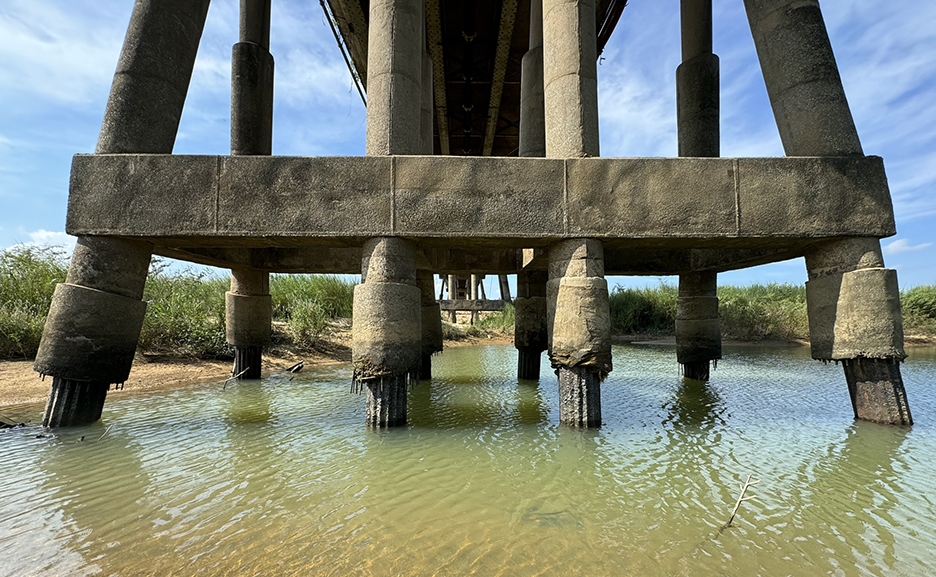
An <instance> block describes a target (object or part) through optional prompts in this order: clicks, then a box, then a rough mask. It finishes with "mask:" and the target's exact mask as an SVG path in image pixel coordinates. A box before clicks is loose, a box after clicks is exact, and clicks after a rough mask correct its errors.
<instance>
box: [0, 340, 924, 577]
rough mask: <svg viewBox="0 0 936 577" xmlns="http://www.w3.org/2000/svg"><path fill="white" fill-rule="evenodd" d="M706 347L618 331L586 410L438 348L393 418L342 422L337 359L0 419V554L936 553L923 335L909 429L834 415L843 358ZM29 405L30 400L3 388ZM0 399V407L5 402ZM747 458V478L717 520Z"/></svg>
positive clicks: (302, 562) (580, 562)
mask: <svg viewBox="0 0 936 577" xmlns="http://www.w3.org/2000/svg"><path fill="white" fill-rule="evenodd" d="M807 357H808V356H807V354H805V351H804V350H802V349H755V348H744V349H735V350H732V349H726V358H725V360H724V361H723V362H722V363H720V364H719V369H718V371H716V372H715V373H714V375H713V381H712V382H711V383H708V384H703V383H699V382H696V381H689V380H683V379H682V378H680V377H679V375H678V370H677V367H676V364H675V361H674V360H673V351H672V348H669V347H618V348H616V349H615V359H614V362H615V372H614V373H612V375H611V376H610V377H609V379H608V380H607V381H606V382H605V384H604V385H603V387H602V397H603V402H602V407H603V410H604V426H603V427H602V428H601V429H600V430H597V431H577V430H572V429H567V428H564V427H560V426H559V425H558V412H557V404H558V400H557V394H556V385H555V377H554V376H553V375H552V374H551V373H550V371H549V369H548V367H547V366H545V363H544V370H543V375H542V379H541V382H540V384H539V385H537V384H536V383H535V382H530V381H523V382H519V383H518V382H517V381H516V380H515V379H513V378H511V375H514V374H515V366H514V363H515V362H516V353H515V351H514V350H513V349H511V348H509V347H477V348H462V349H454V350H449V351H446V352H445V353H444V354H443V355H441V356H438V357H436V359H435V360H434V367H433V369H434V371H435V373H436V375H437V376H436V378H435V379H434V380H433V381H432V382H431V383H430V382H421V383H419V384H417V385H414V386H413V388H412V389H411V391H410V398H409V403H410V424H409V426H408V427H406V428H403V429H399V430H392V431H386V432H379V433H378V432H374V431H369V430H367V429H366V428H365V427H364V425H363V404H364V400H363V398H362V397H359V396H354V395H350V394H348V392H347V391H348V386H347V379H348V375H347V372H348V371H347V367H328V368H323V369H319V370H314V371H306V372H304V373H301V374H299V375H292V374H287V375H276V376H273V377H270V378H268V379H265V380H263V381H259V382H244V383H236V384H233V385H231V384H229V385H228V386H227V387H226V388H224V389H222V386H221V383H217V384H210V385H204V386H197V387H193V388H189V389H180V390H173V391H163V392H158V393H148V394H146V395H137V396H131V395H128V396H126V397H121V398H117V399H112V400H110V401H108V406H107V407H106V408H105V412H104V417H103V420H102V422H101V423H97V424H95V425H93V426H89V427H80V428H76V429H73V430H67V431H62V432H57V433H56V434H55V435H52V436H45V437H41V438H37V437H38V436H40V435H41V434H42V431H41V430H40V429H39V428H37V427H26V428H21V429H13V430H6V431H0V450H2V455H3V457H4V458H3V464H2V468H0V483H2V487H3V490H2V492H0V560H2V561H0V566H2V568H3V569H4V574H5V575H82V574H89V575H90V574H103V575H118V574H119V575H125V574H142V575H166V574H170V573H174V574H212V575H213V574H227V573H238V574H247V575H269V574H302V575H346V574H352V575H354V574H357V575H371V574H381V575H560V574H561V575H612V574H614V575H713V574H721V575H755V574H759V575H813V574H842V575H852V574H868V575H920V574H926V573H928V572H930V570H931V568H932V567H934V566H936V551H934V550H933V547H932V543H934V542H936V505H934V503H933V501H932V499H931V497H930V496H931V495H932V494H933V492H934V491H933V490H934V488H936V487H934V484H936V481H934V479H936V462H934V460H933V459H932V457H931V455H933V454H936V452H934V451H936V404H934V402H933V400H932V397H933V396H932V395H929V394H927V393H928V391H929V390H930V388H931V386H932V385H931V383H932V382H933V378H934V377H936V356H933V355H929V356H927V354H920V353H917V354H914V355H912V359H913V360H912V361H911V362H910V363H908V364H907V365H905V371H904V372H905V379H906V381H907V388H908V394H909V396H910V399H911V402H912V403H913V409H914V413H915V414H916V415H917V416H918V422H917V425H915V426H914V427H913V428H912V429H904V428H896V427H882V426H877V425H871V424H867V423H857V422H854V421H853V420H852V418H851V407H850V404H849V401H848V395H847V392H846V390H845V385H844V381H843V378H842V374H841V370H840V368H839V367H835V366H823V365H822V364H820V363H815V362H811V361H809V360H808V358H807ZM17 410H18V411H19V413H20V414H16V415H11V416H16V417H18V418H19V419H18V420H27V419H29V418H32V419H33V421H34V422H35V421H38V420H39V419H38V416H39V415H41V411H42V407H41V406H27V407H20V408H18V409H17ZM7 412H9V411H7ZM748 474H753V475H754V476H755V477H756V478H759V479H761V483H760V484H759V485H756V486H755V487H754V489H753V493H754V494H755V495H756V496H757V498H756V499H755V500H753V501H748V502H745V503H744V504H743V506H742V508H741V510H740V512H739V514H738V517H737V518H736V520H735V522H734V524H733V526H732V527H730V528H728V529H726V530H724V531H722V530H720V528H721V527H722V525H723V524H724V523H725V521H726V520H727V518H728V515H729V514H730V511H731V508H732V506H733V505H734V502H735V499H736V498H737V492H738V488H737V485H738V483H739V482H740V481H742V480H743V479H744V478H745V477H746V476H747V475H748Z"/></svg>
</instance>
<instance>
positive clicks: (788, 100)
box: [744, 0, 913, 425]
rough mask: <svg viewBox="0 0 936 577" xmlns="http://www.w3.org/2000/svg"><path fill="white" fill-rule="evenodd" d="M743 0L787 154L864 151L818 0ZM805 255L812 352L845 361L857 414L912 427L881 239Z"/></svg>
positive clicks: (829, 244)
mask: <svg viewBox="0 0 936 577" xmlns="http://www.w3.org/2000/svg"><path fill="white" fill-rule="evenodd" d="M744 5H745V8H746V9H747V15H748V21H749V23H750V25H751V32H752V34H753V36H754V44H755V46H756V48H757V55H758V58H759V59H760V64H761V70H762V71H763V73H764V81H765V83H766V85H767V94H768V96H769V97H770V103H771V106H772V107H773V112H774V117H775V118H776V121H777V128H778V129H779V131H780V139H781V141H782V142H783V148H784V150H785V152H786V154H787V156H856V157H858V156H862V155H863V154H864V153H863V151H862V148H861V141H860V140H859V138H858V131H857V129H856V128H855V123H854V121H853V119H852V115H851V110H850V109H849V107H848V100H847V99H846V97H845V89H844V88H843V87H842V80H841V77H840V76H839V72H838V66H837V65H836V63H835V55H834V54H833V53H832V44H831V43H830V41H829V36H828V33H827V32H826V27H825V22H824V21H823V18H822V13H821V12H820V10H819V3H818V1H816V0H812V1H809V2H802V1H798V0H797V1H793V0H784V1H780V2H764V1H762V0H745V2H744ZM841 209H842V210H849V209H850V207H848V206H843V207H842V208H841ZM805 256H806V269H807V272H808V274H809V280H808V281H807V283H806V298H807V305H808V315H809V338H810V342H811V345H812V356H813V358H814V359H819V360H822V361H830V360H831V361H836V362H838V361H841V362H842V364H843V366H844V370H845V380H846V382H847V384H848V389H849V394H850V397H851V401H852V407H853V409H854V412H855V418H856V419H863V420H867V421H874V422H879V423H887V424H894V425H911V424H912V423H913V419H912V417H911V415H910V407H909V405H908V403H907V395H906V391H905V390H904V384H903V378H902V376H901V374H900V362H901V361H902V360H903V359H904V358H906V356H907V355H906V353H905V352H904V348H903V321H902V318H901V313H900V292H899V289H898V286H897V271H895V270H893V269H887V268H884V258H883V255H882V254H881V243H880V240H878V238H861V237H852V238H844V239H840V240H826V241H819V242H816V243H814V244H812V245H810V246H809V247H807V249H806V251H805Z"/></svg>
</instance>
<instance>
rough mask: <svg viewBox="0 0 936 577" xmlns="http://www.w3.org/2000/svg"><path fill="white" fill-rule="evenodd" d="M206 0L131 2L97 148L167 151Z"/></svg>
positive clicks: (191, 62)
mask: <svg viewBox="0 0 936 577" xmlns="http://www.w3.org/2000/svg"><path fill="white" fill-rule="evenodd" d="M208 3H209V0H138V1H137V2H136V4H135V5H134V8H133V14H132V15H131V17H130V26H129V27H128V28H127V35H126V37H125V39H124V44H123V48H122V49H121V52H120V60H119V61H118V62H117V70H116V72H115V73H114V82H113V84H112V85H111V92H110V97H109V99H108V101H107V109H106V110H105V112H104V122H103V123H102V125H101V135H100V138H99V139H98V144H97V152H108V153H126V152H132V153H140V152H151V153H165V152H171V151H172V147H173V145H174V144H175V137H176V132H177V131H178V127H179V119H180V118H181V117H182V106H183V104H184V103H185V95H186V93H187V92H188V85H189V80H190V79H191V76H192V69H193V67H194V65H195V53H196V52H197V51H198V43H199V41H200V40H201V34H202V29H203V28H204V26H205V17H206V16H207V13H208Z"/></svg>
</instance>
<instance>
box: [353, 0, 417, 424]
mask: <svg viewBox="0 0 936 577" xmlns="http://www.w3.org/2000/svg"><path fill="white" fill-rule="evenodd" d="M424 21H425V18H424V15H423V2H422V0H372V1H371V3H370V19H369V23H368V38H367V54H368V58H367V63H368V64H367V92H368V98H367V135H366V152H367V155H368V156H383V155H395V154H423V153H424V150H425V148H424V144H423V140H424V138H423V131H422V130H421V117H422V95H423V87H422V84H423V69H424V66H423V62H424V58H423V53H424V51H425V35H424V33H423V31H424V28H423V26H424ZM391 226H393V224H392V223H391ZM361 254H362V263H361V281H362V284H360V285H358V286H356V287H355V288H354V310H353V329H352V341H353V343H352V363H353V365H354V375H353V377H352V390H354V391H356V392H363V389H366V394H367V409H366V421H367V424H368V425H369V426H371V427H375V428H383V427H397V426H403V425H406V392H407V385H408V384H409V383H410V382H411V381H413V380H417V379H418V378H419V373H420V368H421V361H422V351H423V334H422V291H421V290H420V288H419V286H418V285H417V281H416V247H415V245H414V244H413V243H412V242H410V241H408V240H405V239H402V238H396V237H392V236H387V237H376V238H371V239H369V240H368V241H366V242H365V243H364V247H363V250H362V253H361Z"/></svg>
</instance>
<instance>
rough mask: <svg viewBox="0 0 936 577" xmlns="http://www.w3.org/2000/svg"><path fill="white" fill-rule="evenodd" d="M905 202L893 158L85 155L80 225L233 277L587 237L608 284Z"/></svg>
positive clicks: (445, 264) (764, 257) (528, 258)
mask: <svg viewBox="0 0 936 577" xmlns="http://www.w3.org/2000/svg"><path fill="white" fill-rule="evenodd" d="M890 203H891V201H890V194H889V192H888V188H887V181H886V178H885V175H884V167H883V162H882V161H881V159H880V158H878V157H812V158H810V157H800V158H795V157H787V158H675V159H662V158H587V159H568V160H562V159H545V158H491V157H436V156H394V157H263V156H253V157H245V156H240V157H238V156H179V155H131V154H118V155H79V156H76V157H75V160H74V164H73V171H72V180H71V193H70V197H69V210H68V221H67V231H68V233H69V234H73V235H76V236H111V237H123V238H132V239H137V240H144V241H148V242H151V243H153V245H154V247H155V249H154V250H155V252H156V253H157V254H163V255H165V256H170V257H175V258H182V259H185V260H189V261H193V262H199V263H203V264H209V265H214V266H221V267H225V268H238V267H250V268H254V269H260V270H267V271H272V272H301V273H349V274H358V273H360V272H361V247H362V246H363V244H364V242H365V241H366V240H367V239H369V238H373V237H402V238H406V239H408V240H411V241H413V242H415V243H416V245H417V246H418V247H419V248H420V249H422V250H421V253H420V254H418V255H417V259H418V260H417V267H418V268H420V269H424V270H431V271H434V272H437V273H449V274H458V273H470V272H474V271H478V270H484V271H486V272H489V273H500V274H511V273H516V272H519V271H521V270H525V269H526V270H545V269H546V258H545V256H542V255H544V254H545V251H537V250H535V249H545V248H546V247H548V246H549V245H551V244H553V243H555V242H557V241H560V240H564V239H573V238H586V237H587V238H593V239H598V240H601V241H602V242H603V244H604V258H605V273H606V274H614V275H618V274H620V275H635V274H636V275H639V274H652V275H660V274H680V273H686V272H699V271H714V272H721V271H726V270H732V269H737V268H743V267H749V266H753V265H757V264H763V263H768V262H775V261H779V260H785V259H789V258H793V257H797V256H802V255H803V254H804V251H805V249H806V247H807V246H808V245H809V244H811V243H813V242H816V241H818V240H823V239H830V238H839V237H876V238H882V237H886V236H890V235H893V234H894V223H893V219H892V218H891V219H882V218H881V215H882V214H886V215H890V214H892V209H891V204H890ZM518 249H528V250H527V251H525V252H524V251H522V250H518ZM538 256H539V257H538Z"/></svg>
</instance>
